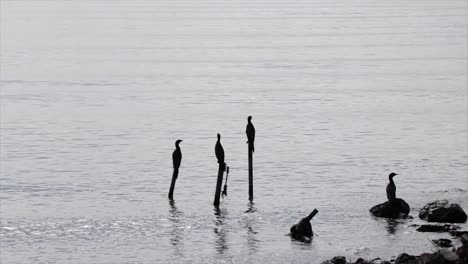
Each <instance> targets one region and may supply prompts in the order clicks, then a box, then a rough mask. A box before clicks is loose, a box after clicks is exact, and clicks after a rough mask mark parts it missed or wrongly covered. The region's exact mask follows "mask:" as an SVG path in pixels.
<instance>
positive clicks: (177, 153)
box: [172, 139, 182, 170]
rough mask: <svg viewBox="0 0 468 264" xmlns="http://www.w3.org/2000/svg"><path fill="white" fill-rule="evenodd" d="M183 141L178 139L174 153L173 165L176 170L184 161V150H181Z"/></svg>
mask: <svg viewBox="0 0 468 264" xmlns="http://www.w3.org/2000/svg"><path fill="white" fill-rule="evenodd" d="M180 142H182V140H181V139H178V140H177V141H176V142H175V147H176V149H175V150H174V152H173V153H172V165H173V166H174V170H178V169H179V167H180V162H181V161H182V152H181V151H180V147H179V144H180Z"/></svg>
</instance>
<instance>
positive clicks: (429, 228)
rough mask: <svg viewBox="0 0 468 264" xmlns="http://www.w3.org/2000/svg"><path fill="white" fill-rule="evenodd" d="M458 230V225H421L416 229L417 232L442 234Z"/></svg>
mask: <svg viewBox="0 0 468 264" xmlns="http://www.w3.org/2000/svg"><path fill="white" fill-rule="evenodd" d="M458 228H460V227H459V226H456V225H421V226H420V227H418V228H417V229H416V231H418V232H436V233H441V232H449V231H453V230H457V229H458Z"/></svg>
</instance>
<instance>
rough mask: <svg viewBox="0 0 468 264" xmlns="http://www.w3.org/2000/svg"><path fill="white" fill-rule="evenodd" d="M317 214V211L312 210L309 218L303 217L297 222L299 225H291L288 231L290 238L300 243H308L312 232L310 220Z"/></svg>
mask: <svg viewBox="0 0 468 264" xmlns="http://www.w3.org/2000/svg"><path fill="white" fill-rule="evenodd" d="M317 213H318V210H317V209H314V211H312V213H310V214H309V216H307V217H304V218H302V219H301V221H299V223H297V224H295V225H293V226H292V227H291V229H290V230H289V231H290V232H291V233H290V234H291V237H292V238H294V239H297V240H300V241H310V239H311V238H312V236H313V235H314V232H313V231H312V225H311V224H310V220H312V218H313V217H314V216H315V215H316V214H317Z"/></svg>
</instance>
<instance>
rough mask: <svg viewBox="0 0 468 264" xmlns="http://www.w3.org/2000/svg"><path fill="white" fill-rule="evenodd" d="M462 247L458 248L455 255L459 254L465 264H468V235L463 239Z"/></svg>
mask: <svg viewBox="0 0 468 264" xmlns="http://www.w3.org/2000/svg"><path fill="white" fill-rule="evenodd" d="M460 240H461V242H462V246H461V247H459V248H457V249H456V251H455V253H457V255H458V257H459V258H460V259H461V260H462V261H464V263H465V264H466V263H468V234H465V235H463V236H462V237H461V239H460Z"/></svg>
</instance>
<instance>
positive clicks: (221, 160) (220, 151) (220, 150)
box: [215, 134, 225, 166]
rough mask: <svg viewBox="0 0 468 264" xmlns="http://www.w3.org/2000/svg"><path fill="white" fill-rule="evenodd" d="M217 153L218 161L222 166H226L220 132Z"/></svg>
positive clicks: (216, 147)
mask: <svg viewBox="0 0 468 264" xmlns="http://www.w3.org/2000/svg"><path fill="white" fill-rule="evenodd" d="M215 154H216V158H217V159H218V163H219V164H220V165H221V166H224V165H225V163H224V149H223V146H222V145H221V135H220V134H218V141H216V145H215Z"/></svg>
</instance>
